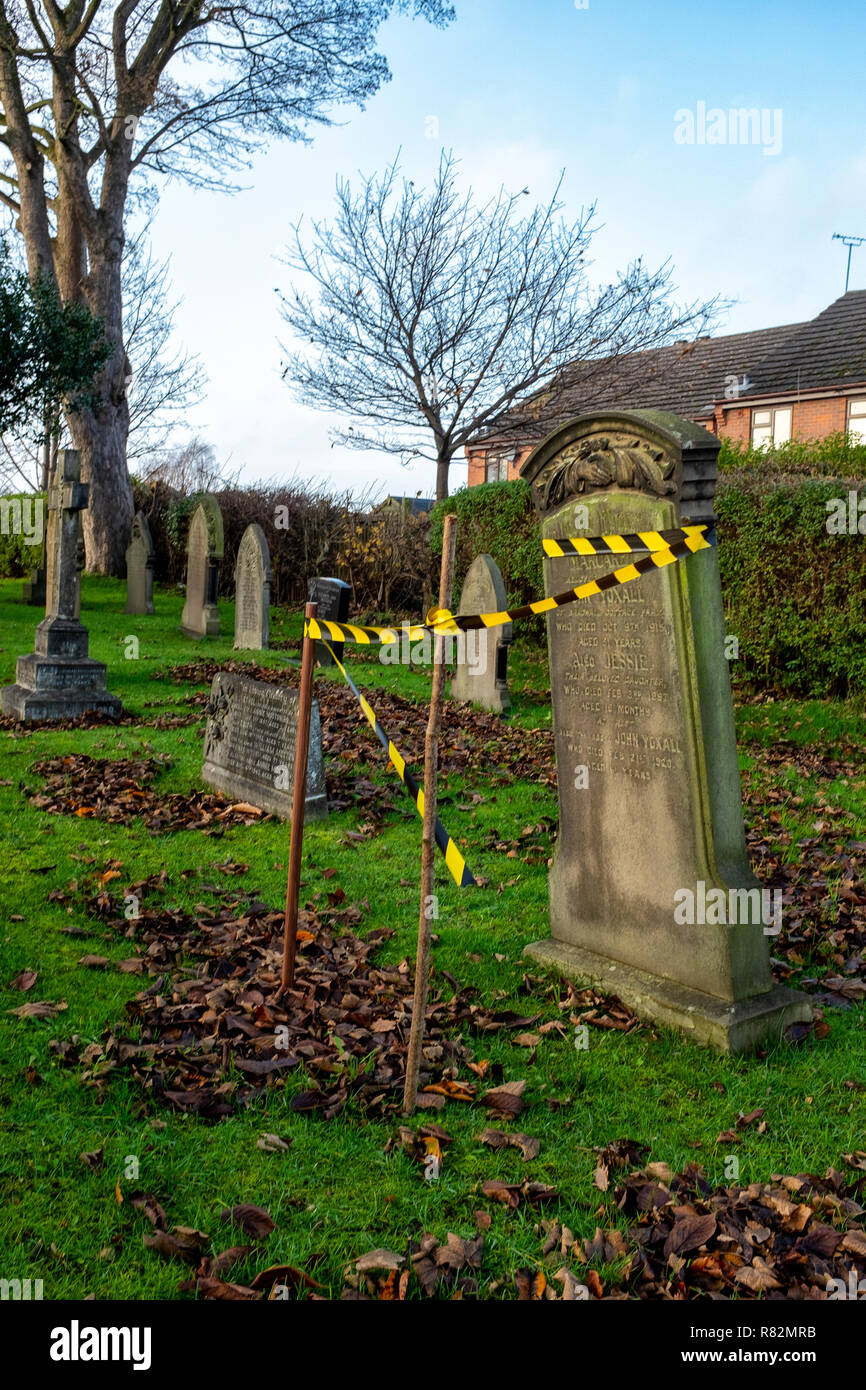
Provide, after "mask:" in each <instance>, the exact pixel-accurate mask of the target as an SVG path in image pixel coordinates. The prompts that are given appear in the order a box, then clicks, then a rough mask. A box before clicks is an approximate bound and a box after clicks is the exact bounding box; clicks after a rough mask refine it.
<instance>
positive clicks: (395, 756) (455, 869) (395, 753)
mask: <svg viewBox="0 0 866 1390" xmlns="http://www.w3.org/2000/svg"><path fill="white" fill-rule="evenodd" d="M310 629H311V630H310V636H311V637H314V636H317V635H318V634H316V633H314V632H313V631H312V624H310ZM325 646H326V647H327V648H328V650H329V651H330V653H331V656H332V657H333V658H334V660H335V661H336V663H337V665H338V666H339V668H340V670H341V671H342V673H343V679H344V680H345V682H346V684H347V685H348V687H349V689H350V690H351V691H352V693H353V694H354V696H355V698H356V699H357V701H358V703H359V705H360V706H361V709H362V710H363V711H364V717H365V719H366V720H367V723H368V724H369V725H370V727H371V728H372V730H373V732H374V734H375V735H376V737H377V739H378V740H379V742H380V743H381V745H382V747H383V748H384V749H385V752H386V753H387V754H388V757H389V758H390V759H391V762H392V763H393V764H394V767H395V768H396V770H397V776H398V777H399V778H400V781H401V782H402V783H403V785H404V787H405V788H406V790H407V791H408V792H409V795H410V796H411V797H412V799H413V801H414V802H415V805H416V807H417V809H418V814H419V816H421V817H423V815H424V788H423V787H421V786H419V785H418V782H417V781H416V780H415V778H414V777H413V776H412V773H411V772H410V771H409V769H408V767H407V766H406V760H405V758H404V757H403V755H402V753H401V752H400V750H399V748H397V746H396V744H394V743H392V741H391V739H390V738H389V737H388V735H387V733H386V732H385V730H384V729H383V728H382V725H381V724H380V723H379V720H378V719H377V717H376V711H375V710H374V709H373V707H372V705H371V704H370V702H369V700H368V699H367V698H366V697H365V696H364V695H362V694H361V692H360V690H359V689H358V687H357V686H356V684H355V682H354V681H353V680H352V677H351V676H350V675H349V672H348V671H347V670H346V668H345V666H344V665H343V663H342V661H341V660H340V658H339V657H338V656H337V655H336V653H335V652H334V649H333V647H332V646H331V645H330V643H328V642H326V643H325ZM435 833H436V843H437V845H438V846H439V848H440V850H441V851H442V855H443V857H444V859H445V863H446V864H447V866H448V869H449V871H450V873H451V877H452V878H453V879H454V882H455V883H456V884H457V886H458V887H459V888H465V887H467V885H469V884H472V883H474V882H475V879H474V878H473V876H472V874H471V872H470V870H469V869H468V868H467V866H466V860H465V859H464V858H463V855H462V854H461V853H460V851H459V849H458V848H457V846H456V845H455V843H454V841H453V840H452V838H451V836H450V835H449V834H448V831H447V830H446V829H445V826H444V825H443V824H442V822H441V820H440V819H439V817H438V816H437V817H436V831H435Z"/></svg>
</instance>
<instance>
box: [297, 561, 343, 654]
mask: <svg viewBox="0 0 866 1390" xmlns="http://www.w3.org/2000/svg"><path fill="white" fill-rule="evenodd" d="M351 594H352V586H351V584H347V583H346V582H345V581H344V580H342V579H325V578H322V577H318V578H316V579H311V580H310V583H309V586H308V589H307V600H308V602H310V603H316V604H318V612H317V614H316V617H317V618H318V620H319V621H321V620H322V619H323V618H330V620H331V622H332V623H345V622H348V620H349V599H350V597H351ZM330 645H331V646H332V647H333V648H334V652H335V654H336V656H337V658H338V660H340V661H342V660H343V646H344V643H343V642H335V641H333V640H332V641H331V644H330ZM316 661H317V663H318V664H319V666H333V664H334V659H333V657H332V656H331V653H330V652H329V651H328V648H327V647H326V646H325V644H324V642H317V643H316Z"/></svg>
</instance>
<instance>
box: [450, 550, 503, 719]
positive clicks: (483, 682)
mask: <svg viewBox="0 0 866 1390" xmlns="http://www.w3.org/2000/svg"><path fill="white" fill-rule="evenodd" d="M505 607H506V595H505V584H504V582H503V579H502V574H501V572H500V569H499V566H498V565H497V563H496V561H495V560H494V558H493V556H492V555H476V556H475V559H474V560H473V561H472V564H471V565H470V566H469V570H468V572H467V574H466V578H465V579H464V581H463V588H462V590H461V593H460V607H459V609H458V610H457V611H458V613H459V614H466V613H503V612H504V611H505ZM511 631H512V628H511V623H503V624H502V626H501V627H491V628H486V627H483V628H477V629H473V630H471V631H469V632H464V633H461V634H460V636H459V637H458V638H457V670H456V671H455V674H454V679H453V681H452V682H451V698H452V700H471V701H472V702H473V704H476V705H481V706H482V708H483V709H488V710H491V711H492V713H494V714H507V712H508V711H509V710H510V709H511V692H510V690H509V689H508V680H507V672H508V647H509V644H510V642H511Z"/></svg>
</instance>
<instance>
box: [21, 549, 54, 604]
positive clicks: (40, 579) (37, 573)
mask: <svg viewBox="0 0 866 1390" xmlns="http://www.w3.org/2000/svg"><path fill="white" fill-rule="evenodd" d="M45 580H46V574H45V556H44V551H43V555H42V564H40V565H37V566H36V568H35V569H32V570H31V571H30V578H29V579H25V581H24V583H23V584H22V586H21V600H22V602H23V603H29V604H30V605H31V606H32V607H33V608H44V607H45V604H46V601H47V599H48V594H47V592H46V588H45Z"/></svg>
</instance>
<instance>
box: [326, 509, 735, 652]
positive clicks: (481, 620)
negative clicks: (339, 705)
mask: <svg viewBox="0 0 866 1390" xmlns="http://www.w3.org/2000/svg"><path fill="white" fill-rule="evenodd" d="M706 529H707V528H706V527H704V526H689V527H684V528H682V532H683V539H682V540H676V541H672V542H670V543H669V544H668V545H663V546H661V547H659V548H656V549H653V550H651V551H650V553H649V554H648V555H645V556H643V558H642V559H640V560H635V561H634V562H633V563H632V564H630V565H624V566H623V567H622V569H618V570H612V571H611V573H610V574H601V575H599V577H598V578H597V579H590V580H588V581H587V583H586V584H579V585H578V586H577V588H575V589H565V590H564V591H563V592H562V593H561V594H552V595H551V597H550V598H542V599H537V600H536V602H535V603H525V604H523V606H522V607H520V608H508V609H506V610H505V611H504V612H502V613H468V614H464V613H458V614H454V613H451V612H450V611H449V610H448V609H447V608H431V609H430V612H429V613H428V614H427V621H426V623H418V624H414V625H412V626H411V627H408V628H402V629H401V630H400V631H398V630H397V629H396V628H393V627H356V626H355V625H354V624H352V623H334V622H331V621H330V620H329V619H328V618H321V619H319V618H310V619H309V621H308V622H306V623H305V624H304V633H305V634H308V635H309V636H310V637H314V638H318V639H320V640H324V641H326V640H327V639H328V638H329V637H331V638H333V639H334V641H338V642H363V643H367V644H369V643H372V642H383V643H389V642H397V641H399V639H400V636H401V633H402V632H406V633H407V635H408V639H409V641H410V642H417V641H418V640H419V639H420V638H422V637H423V636H424V633H425V632H440V633H455V632H461V631H464V632H465V631H467V630H469V629H474V628H482V627H502V626H503V624H504V623H510V622H512V621H513V620H514V619H516V618H536V617H540V616H541V615H542V614H543V613H550V612H551V611H552V610H553V609H554V608H563V607H565V605H566V604H568V603H575V602H576V601H577V600H578V599H585V598H592V597H593V595H594V594H600V593H602V592H603V591H604V590H605V589H614V588H616V586H617V584H629V583H631V581H632V580H633V579H639V578H640V576H641V575H642V574H647V573H648V572H649V571H650V570H654V569H664V567H665V566H666V565H672V564H674V563H675V561H677V560H680V559H682V557H683V556H684V555H692V554H694V553H695V551H697V550H710V549H711V548H712V542H711V541H708V540H707V539H706V538H705V536H704V535H703V534H702V533H703V532H704V531H705V530H706ZM686 532H687V533H688V534H685V533H686ZM643 534H644V535H647V536H649V535H658V536H660V537H661V536H662V535H663V534H664V533H663V532H644V533H643ZM600 539H601V538H600V537H596V538H595V540H594V542H592V543H594V544H598V542H599V540H600ZM608 539H611V538H610V537H608ZM617 539H620V538H617ZM621 539H622V540H623V542H625V540H626V539H627V538H626V537H622V538H621ZM579 540H580V538H579V537H578V538H576V539H575V541H574V542H573V544H574V545H577V544H578V542H579ZM548 543H549V542H548ZM571 543H572V542H569V544H571ZM555 544H556V545H560V546H562V545H564V544H565V542H563V541H556V542H555ZM634 548H637V547H634ZM639 548H640V549H641V550H643V549H646V546H645V545H643V544H641V545H640V547H639ZM628 549H629V550H630V549H632V547H628ZM566 553H567V552H566V551H565V550H563V551H562V555H565V554H566ZM569 553H572V554H578V553H583V552H578V551H577V550H574V551H572V552H569ZM586 553H588V554H601V553H603V552H601V551H591V552H586Z"/></svg>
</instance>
